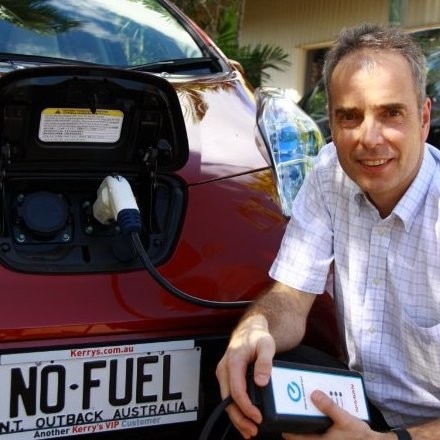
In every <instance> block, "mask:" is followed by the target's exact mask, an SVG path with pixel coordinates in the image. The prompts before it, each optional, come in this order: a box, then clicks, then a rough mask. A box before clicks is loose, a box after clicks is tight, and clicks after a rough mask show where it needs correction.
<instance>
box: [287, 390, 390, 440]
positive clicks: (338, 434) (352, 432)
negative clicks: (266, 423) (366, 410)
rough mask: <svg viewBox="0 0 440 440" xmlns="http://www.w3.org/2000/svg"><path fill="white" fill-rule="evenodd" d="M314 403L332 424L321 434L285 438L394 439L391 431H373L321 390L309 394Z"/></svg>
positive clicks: (289, 435)
mask: <svg viewBox="0 0 440 440" xmlns="http://www.w3.org/2000/svg"><path fill="white" fill-rule="evenodd" d="M311 399H312V402H313V403H314V405H315V406H316V407H317V408H318V409H319V410H320V411H321V412H323V413H324V414H325V415H327V416H328V417H330V418H331V419H332V420H333V425H332V426H331V427H330V428H328V429H327V431H326V432H325V433H323V434H287V433H286V434H283V438H284V439H285V440H388V439H389V440H396V435H395V434H393V433H380V432H376V431H373V430H372V429H371V428H370V427H369V426H368V424H367V423H365V422H364V421H363V420H360V419H358V418H357V417H355V416H352V415H351V414H350V413H348V412H347V411H345V410H344V409H342V408H340V407H339V406H338V405H337V404H336V403H335V402H333V400H332V399H331V398H330V397H329V396H327V395H326V394H325V393H323V392H322V391H314V392H313V393H312V395H311Z"/></svg>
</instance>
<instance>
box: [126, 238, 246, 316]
mask: <svg viewBox="0 0 440 440" xmlns="http://www.w3.org/2000/svg"><path fill="white" fill-rule="evenodd" d="M131 239H132V242H133V245H134V247H135V249H136V252H137V254H138V256H139V259H140V260H141V262H142V264H143V265H144V267H145V269H147V271H148V273H149V274H150V275H151V276H152V277H153V278H154V280H156V282H157V283H159V284H160V285H161V286H162V287H163V288H164V289H165V290H167V291H168V292H170V293H171V294H172V295H174V296H176V297H177V298H179V299H182V300H184V301H187V302H190V303H191V304H195V305H197V306H201V307H209V308H211V309H241V308H243V307H247V306H248V305H249V304H250V303H251V302H252V301H213V300H208V299H203V298H198V297H196V296H193V295H190V294H189V293H186V292H183V291H182V290H180V289H178V288H177V287H175V286H174V285H172V284H171V283H170V282H169V281H168V280H167V279H165V278H164V277H163V276H162V275H161V274H160V272H159V271H158V270H157V269H156V267H155V266H154V265H153V263H152V262H151V260H150V257H149V256H148V254H147V252H146V251H145V249H144V246H143V244H142V241H141V238H140V237H139V233H138V232H137V231H131Z"/></svg>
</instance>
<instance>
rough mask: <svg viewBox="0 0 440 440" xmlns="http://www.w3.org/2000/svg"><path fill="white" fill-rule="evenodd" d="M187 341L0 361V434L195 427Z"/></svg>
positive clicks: (192, 350)
mask: <svg viewBox="0 0 440 440" xmlns="http://www.w3.org/2000/svg"><path fill="white" fill-rule="evenodd" d="M200 361H201V348H200V347H196V346H195V341H194V340H178V341H159V342H145V343H143V342H136V343H128V344H113V345H96V346H87V347H68V348H62V349H59V348H56V349H47V350H42V351H30V352H20V353H3V354H0V390H2V394H3V396H2V399H0V435H1V436H4V438H5V439H7V440H25V439H29V438H48V437H65V436H73V435H83V434H88V433H89V434H96V433H101V432H107V431H118V430H124V429H134V428H147V427H152V426H159V425H168V424H173V423H181V422H190V421H196V420H197V418H198V410H199V382H200Z"/></svg>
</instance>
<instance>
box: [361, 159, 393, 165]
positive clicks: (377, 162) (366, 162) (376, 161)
mask: <svg viewBox="0 0 440 440" xmlns="http://www.w3.org/2000/svg"><path fill="white" fill-rule="evenodd" d="M388 160H389V159H374V160H361V163H362V165H367V166H369V167H378V166H380V165H383V164H385V163H387V162H388Z"/></svg>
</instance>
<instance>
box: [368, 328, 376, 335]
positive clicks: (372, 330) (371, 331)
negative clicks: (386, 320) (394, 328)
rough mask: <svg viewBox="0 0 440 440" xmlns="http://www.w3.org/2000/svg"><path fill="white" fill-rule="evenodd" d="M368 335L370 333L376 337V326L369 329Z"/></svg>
mask: <svg viewBox="0 0 440 440" xmlns="http://www.w3.org/2000/svg"><path fill="white" fill-rule="evenodd" d="M368 333H370V335H374V334H375V333H376V329H375V328H374V326H372V327H370V328H369V329H368Z"/></svg>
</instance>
